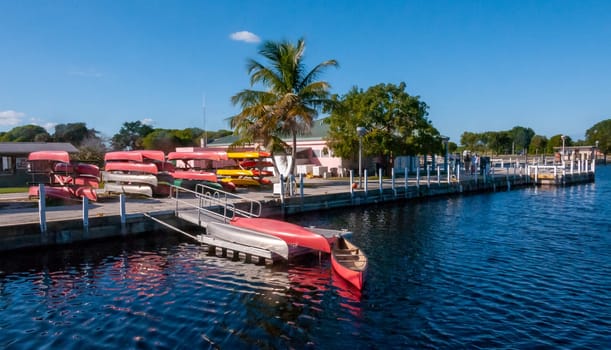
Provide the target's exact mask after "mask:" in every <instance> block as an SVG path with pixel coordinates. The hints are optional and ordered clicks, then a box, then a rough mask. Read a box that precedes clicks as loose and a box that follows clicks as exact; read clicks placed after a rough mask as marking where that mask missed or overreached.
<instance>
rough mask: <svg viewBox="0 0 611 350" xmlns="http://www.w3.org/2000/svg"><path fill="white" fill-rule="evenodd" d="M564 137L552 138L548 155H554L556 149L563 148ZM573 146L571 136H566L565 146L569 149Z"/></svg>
mask: <svg viewBox="0 0 611 350" xmlns="http://www.w3.org/2000/svg"><path fill="white" fill-rule="evenodd" d="M562 136H563V135H560V134H558V135H554V136H552V137H550V139H549V141H548V142H547V148H546V150H545V151H546V153H554V147H562ZM572 145H573V140H571V137H570V136H564V146H565V147H569V146H572Z"/></svg>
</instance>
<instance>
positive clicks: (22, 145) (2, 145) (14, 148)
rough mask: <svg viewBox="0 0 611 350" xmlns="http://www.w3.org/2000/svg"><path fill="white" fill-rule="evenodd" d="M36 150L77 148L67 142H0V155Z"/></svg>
mask: <svg viewBox="0 0 611 350" xmlns="http://www.w3.org/2000/svg"><path fill="white" fill-rule="evenodd" d="M36 151H66V152H68V153H76V152H78V149H77V148H76V147H74V146H73V145H72V144H71V143H68V142H0V155H27V154H30V153H31V152H36Z"/></svg>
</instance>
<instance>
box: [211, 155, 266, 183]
mask: <svg viewBox="0 0 611 350" xmlns="http://www.w3.org/2000/svg"><path fill="white" fill-rule="evenodd" d="M270 156H271V154H270V153H268V152H261V151H252V152H227V158H228V159H233V160H235V162H236V166H233V167H228V168H223V169H218V170H217V171H216V174H217V175H219V176H220V177H221V179H220V181H221V182H223V183H233V184H234V185H236V186H261V185H269V184H271V181H270V180H269V179H266V177H268V176H272V175H273V171H271V170H269V169H270V167H272V166H273V163H272V162H271V161H268V160H267V159H266V158H268V157H270Z"/></svg>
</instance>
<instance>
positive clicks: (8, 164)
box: [0, 156, 14, 174]
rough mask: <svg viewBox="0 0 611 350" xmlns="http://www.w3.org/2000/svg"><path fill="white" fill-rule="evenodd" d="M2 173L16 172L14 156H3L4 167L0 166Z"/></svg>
mask: <svg viewBox="0 0 611 350" xmlns="http://www.w3.org/2000/svg"><path fill="white" fill-rule="evenodd" d="M0 172H1V173H2V174H12V173H13V172H14V166H13V158H12V157H9V156H2V167H1V168H0Z"/></svg>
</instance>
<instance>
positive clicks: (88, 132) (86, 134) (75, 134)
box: [53, 123, 99, 147]
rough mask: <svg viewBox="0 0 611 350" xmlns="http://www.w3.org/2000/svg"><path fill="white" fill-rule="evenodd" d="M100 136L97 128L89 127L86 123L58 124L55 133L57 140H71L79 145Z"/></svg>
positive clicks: (75, 144)
mask: <svg viewBox="0 0 611 350" xmlns="http://www.w3.org/2000/svg"><path fill="white" fill-rule="evenodd" d="M93 138H99V137H98V132H97V131H96V130H95V129H89V128H87V124H85V123H68V124H57V125H56V126H55V132H54V133H53V140H54V141H55V142H69V143H71V144H73V145H74V146H76V147H78V146H80V145H81V143H83V141H84V140H88V139H93Z"/></svg>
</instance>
